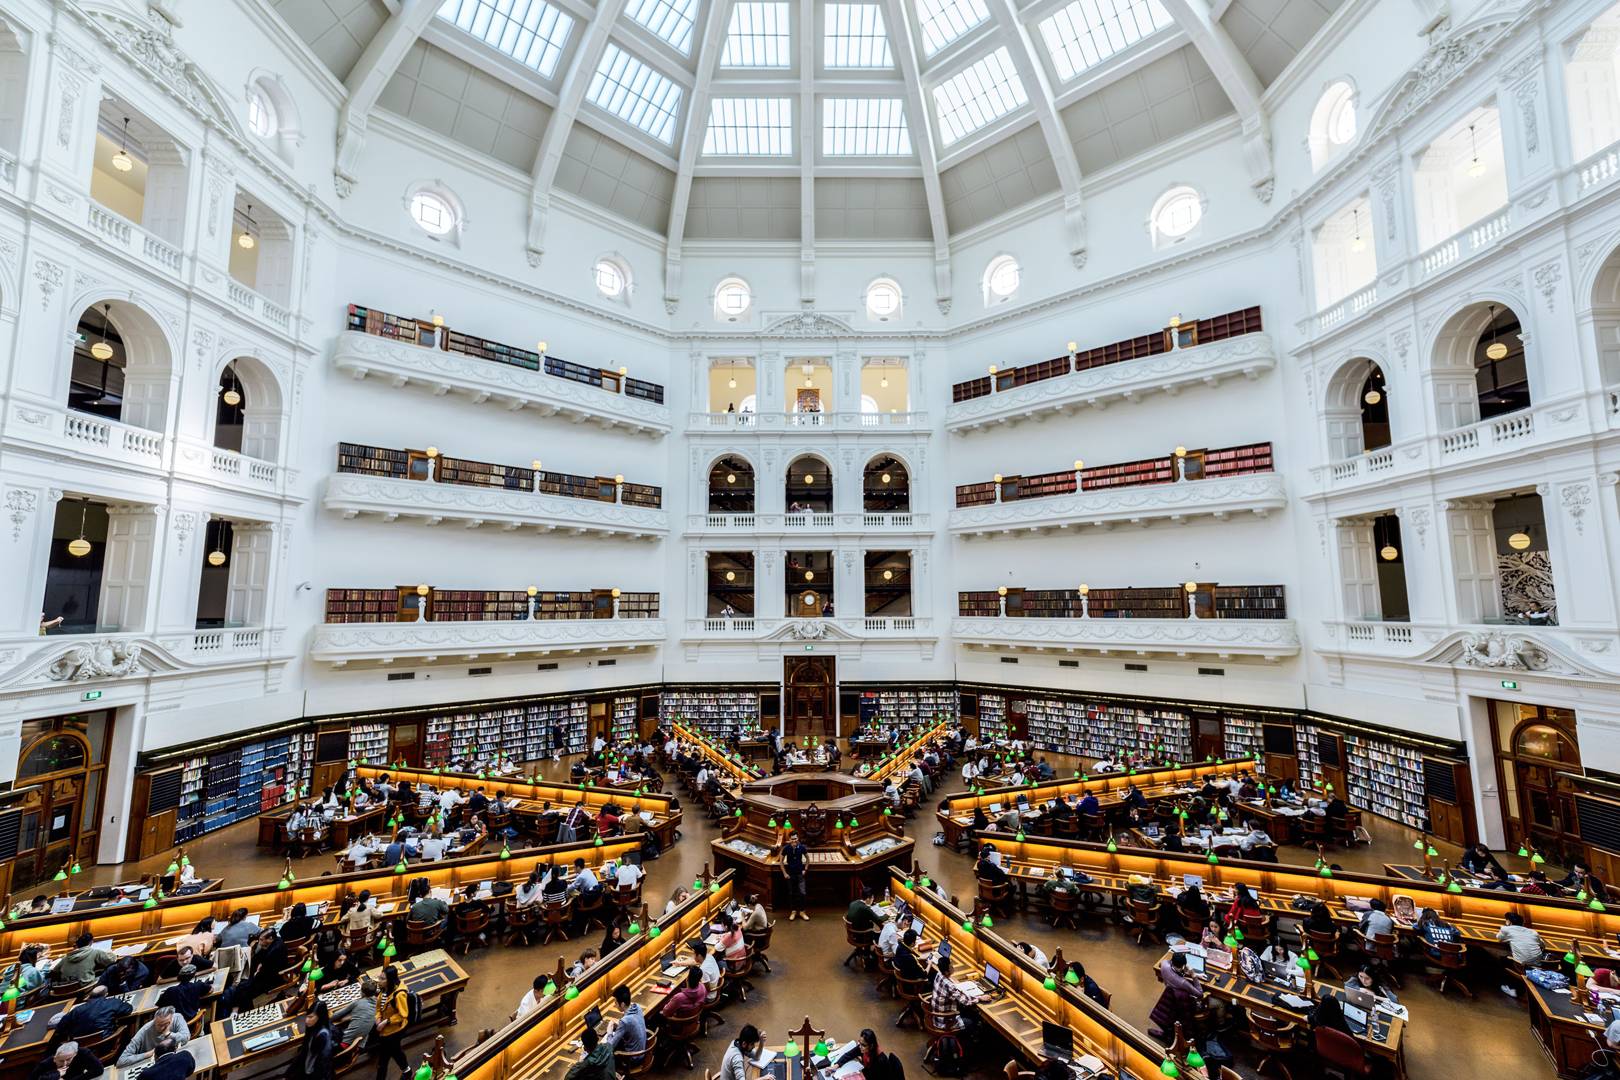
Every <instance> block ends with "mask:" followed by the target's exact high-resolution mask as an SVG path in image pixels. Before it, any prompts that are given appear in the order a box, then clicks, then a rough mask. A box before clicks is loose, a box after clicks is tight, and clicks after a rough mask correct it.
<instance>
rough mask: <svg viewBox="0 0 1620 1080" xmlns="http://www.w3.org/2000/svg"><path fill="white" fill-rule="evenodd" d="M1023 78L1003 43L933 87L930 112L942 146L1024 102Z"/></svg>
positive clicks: (1005, 113)
mask: <svg viewBox="0 0 1620 1080" xmlns="http://www.w3.org/2000/svg"><path fill="white" fill-rule="evenodd" d="M1028 100H1029V98H1028V96H1027V95H1026V94H1025V93H1024V83H1023V80H1021V79H1019V77H1018V72H1017V71H1016V70H1014V69H1013V64H1012V57H1011V56H1009V55H1008V53H1007V47H1006V46H1005V45H1003V46H1002V47H1001V48H999V49H997V50H996V51H995V52H993V53H990V54H989V55H988V56H983V57H980V58H979V59H978V60H977V61H976V62H974V64H973V65H972V66H971V67H968V68H964V69H963V70H961V71H959V72H957V73H956V74H955V75H952V76H951V77H950V78H949V79H946V80H945V81H944V82H942V83H940V84H939V85H938V86H936V87H934V111H935V112H936V113H938V114H939V135H940V140H941V141H942V143H943V144H944V145H945V146H949V145H951V143H953V142H956V141H957V140H958V139H960V138H962V137H963V136H965V135H970V134H972V133H973V132H975V131H978V130H979V129H980V128H982V127H984V126H985V125H986V124H988V123H990V122H991V121H993V120H996V119H998V118H1000V117H1003V116H1005V115H1007V114H1008V113H1010V112H1012V111H1013V110H1014V109H1016V108H1018V106H1020V105H1022V104H1024V102H1026V101H1028Z"/></svg>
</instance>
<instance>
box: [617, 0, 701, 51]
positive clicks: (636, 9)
mask: <svg viewBox="0 0 1620 1080" xmlns="http://www.w3.org/2000/svg"><path fill="white" fill-rule="evenodd" d="M697 8H698V0H630V7H629V8H628V9H627V10H626V14H628V15H629V16H630V17H631V18H632V19H634V20H636V22H638V23H640V24H641V25H642V26H645V27H646V28H647V29H649V30H651V31H652V32H653V33H655V34H657V35H658V36H659V37H661V38H663V39H664V40H665V41H667V42H669V43H670V44H671V45H673V46H674V47H675V48H677V49H679V50H680V51H681V52H682V53H690V52H691V51H692V24H693V23H694V22H696V21H697Z"/></svg>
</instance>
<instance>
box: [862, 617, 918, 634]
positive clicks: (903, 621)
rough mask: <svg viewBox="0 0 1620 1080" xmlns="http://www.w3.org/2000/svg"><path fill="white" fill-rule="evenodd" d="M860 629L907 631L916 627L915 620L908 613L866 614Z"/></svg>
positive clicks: (874, 631)
mask: <svg viewBox="0 0 1620 1080" xmlns="http://www.w3.org/2000/svg"><path fill="white" fill-rule="evenodd" d="M862 629H864V630H868V631H871V632H873V633H900V632H909V631H912V630H915V629H917V620H916V619H915V618H914V617H912V616H910V615H890V616H887V617H877V616H867V617H866V619H865V620H864V621H863V624H862Z"/></svg>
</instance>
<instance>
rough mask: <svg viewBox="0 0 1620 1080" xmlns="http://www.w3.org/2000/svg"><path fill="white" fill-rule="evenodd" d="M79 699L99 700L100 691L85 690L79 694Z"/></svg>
mask: <svg viewBox="0 0 1620 1080" xmlns="http://www.w3.org/2000/svg"><path fill="white" fill-rule="evenodd" d="M79 700H80V701H100V700H101V691H100V690H86V691H85V692H84V693H82V694H80V695H79Z"/></svg>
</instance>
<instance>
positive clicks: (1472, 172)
mask: <svg viewBox="0 0 1620 1080" xmlns="http://www.w3.org/2000/svg"><path fill="white" fill-rule="evenodd" d="M1468 175H1469V176H1472V177H1474V178H1475V179H1478V178H1479V177H1481V176H1484V175H1485V163H1484V162H1483V161H1481V160H1479V158H1475V159H1474V160H1473V161H1472V162H1470V163H1469V165H1468Z"/></svg>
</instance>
